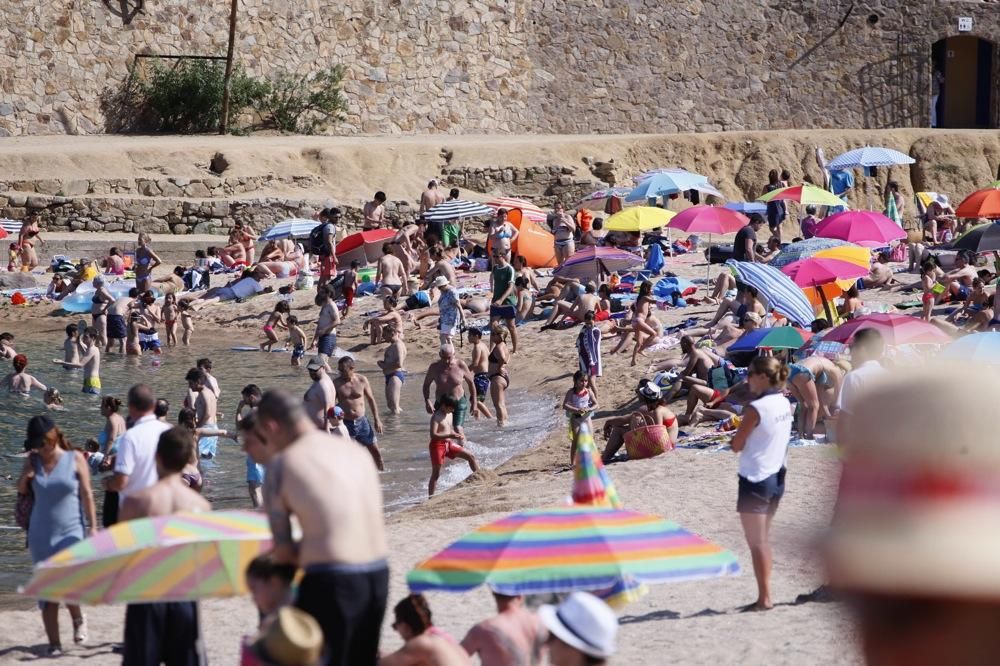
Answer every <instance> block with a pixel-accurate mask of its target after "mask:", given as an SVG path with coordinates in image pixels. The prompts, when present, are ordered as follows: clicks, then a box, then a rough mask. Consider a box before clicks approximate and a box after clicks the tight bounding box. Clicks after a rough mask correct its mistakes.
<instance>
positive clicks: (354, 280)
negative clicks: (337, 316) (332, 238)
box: [340, 261, 361, 317]
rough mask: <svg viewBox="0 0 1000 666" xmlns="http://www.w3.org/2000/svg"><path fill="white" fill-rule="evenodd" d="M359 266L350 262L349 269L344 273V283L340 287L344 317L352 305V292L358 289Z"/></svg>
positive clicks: (354, 262)
mask: <svg viewBox="0 0 1000 666" xmlns="http://www.w3.org/2000/svg"><path fill="white" fill-rule="evenodd" d="M360 267H361V264H360V263H358V262H357V261H352V262H351V267H350V268H348V269H347V270H346V271H344V283H343V285H342V286H341V287H340V291H341V293H343V294H344V316H345V317H346V316H347V313H348V312H349V311H350V309H351V306H352V305H354V292H355V290H356V289H357V288H358V268H360Z"/></svg>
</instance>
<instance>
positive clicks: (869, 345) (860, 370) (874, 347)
mask: <svg viewBox="0 0 1000 666" xmlns="http://www.w3.org/2000/svg"><path fill="white" fill-rule="evenodd" d="M883 353H885V341H884V340H883V339H882V334H881V333H879V332H878V331H877V330H875V329H873V328H863V329H861V330H860V331H858V332H857V333H855V334H854V340H853V341H852V342H851V365H852V366H853V370H851V371H850V372H848V373H847V374H846V375H844V383H843V384H842V385H841V387H840V397H839V399H838V401H837V404H838V406H839V407H840V411H841V412H843V414H844V415H850V413H851V411H852V409H853V404H852V401H853V400H854V399H855V396H857V395H858V393H860V391H861V389H862V387H864V385H865V384H867V383H870V382H871V381H872V380H874V379H878V378H879V377H881V376H882V375H884V374H885V373H886V372H887V370H886V369H885V368H883V367H882V364H881V363H880V362H879V361H881V360H882V354H883ZM841 418H843V417H841Z"/></svg>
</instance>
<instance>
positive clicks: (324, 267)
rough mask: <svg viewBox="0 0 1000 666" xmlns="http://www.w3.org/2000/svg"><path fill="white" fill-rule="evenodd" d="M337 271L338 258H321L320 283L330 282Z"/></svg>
mask: <svg viewBox="0 0 1000 666" xmlns="http://www.w3.org/2000/svg"><path fill="white" fill-rule="evenodd" d="M336 270H337V258H336V257H334V256H329V257H324V256H322V255H321V256H320V258H319V279H320V281H323V282H325V281H327V280H329V279H330V278H331V277H333V274H334V273H335V272H336Z"/></svg>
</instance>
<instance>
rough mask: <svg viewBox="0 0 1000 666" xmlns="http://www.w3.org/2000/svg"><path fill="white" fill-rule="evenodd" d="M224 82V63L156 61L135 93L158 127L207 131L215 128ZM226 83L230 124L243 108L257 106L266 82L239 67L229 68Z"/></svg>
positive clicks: (263, 96) (216, 126)
mask: <svg viewBox="0 0 1000 666" xmlns="http://www.w3.org/2000/svg"><path fill="white" fill-rule="evenodd" d="M224 83H225V66H224V64H223V63H221V62H219V61H213V60H181V61H179V62H177V63H176V64H173V65H170V66H168V65H166V64H164V63H163V62H162V61H160V60H156V61H154V62H153V65H152V67H151V69H150V72H149V75H148V76H147V77H146V79H145V80H144V81H142V82H141V83H140V91H139V92H140V94H141V96H142V98H143V99H144V102H145V104H146V106H147V107H148V108H149V109H150V110H152V111H153V112H154V113H155V114H156V116H157V118H158V121H159V127H158V129H160V130H163V131H166V132H180V133H182V134H188V133H195V132H210V131H216V130H218V128H219V119H220V117H221V116H222V94H223V89H224ZM230 86H231V87H230V95H229V120H230V123H231V121H232V120H233V119H234V118H237V117H238V116H239V115H240V114H241V113H242V112H243V111H245V110H246V109H248V108H251V107H258V106H260V104H261V101H262V100H263V99H265V98H266V97H267V96H268V95H269V93H270V86H269V85H268V83H267V82H264V81H258V80H256V79H254V78H252V77H250V76H248V75H247V74H246V73H245V72H243V70H242V69H241V68H240V67H236V68H235V69H234V70H233V77H232V81H231V84H230ZM231 124H232V123H231Z"/></svg>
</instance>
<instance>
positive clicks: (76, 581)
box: [20, 511, 271, 605]
mask: <svg viewBox="0 0 1000 666" xmlns="http://www.w3.org/2000/svg"><path fill="white" fill-rule="evenodd" d="M270 548H271V530H270V528H269V527H268V525H267V518H266V517H265V516H264V515H263V514H261V513H255V512H252V511H209V512H205V513H178V514H174V515H171V516H157V517H155V518H141V519H138V520H129V521H126V522H123V523H118V524H117V525H114V526H112V527H110V528H108V529H106V530H102V531H100V532H98V533H97V534H95V535H94V536H92V537H90V538H89V539H85V540H83V541H79V542H77V543H75V544H73V545H72V546H70V547H69V548H66V549H65V550H61V551H59V552H58V553H56V554H55V555H53V556H52V557H50V558H49V559H47V560H45V561H44V562H40V563H39V564H38V565H36V566H35V573H34V575H33V576H32V577H31V580H30V581H28V584H27V585H25V586H24V587H22V588H21V589H20V592H21V594H24V595H26V596H29V597H35V598H37V599H42V600H45V601H63V602H67V603H82V604H87V605H97V604H113V603H143V602H153V601H192V600H196V599H206V598H209V597H231V596H236V595H241V594H245V593H246V583H245V582H244V576H243V572H244V570H245V569H246V566H247V564H248V563H249V562H250V560H252V559H253V558H255V557H257V556H258V555H260V554H262V553H264V552H266V551H268V550H270Z"/></svg>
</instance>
